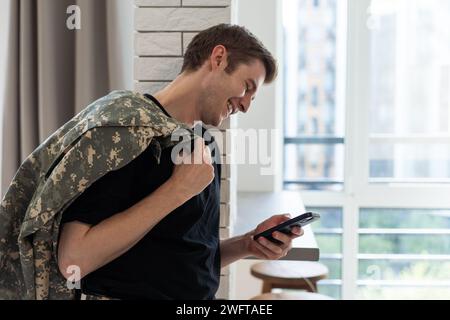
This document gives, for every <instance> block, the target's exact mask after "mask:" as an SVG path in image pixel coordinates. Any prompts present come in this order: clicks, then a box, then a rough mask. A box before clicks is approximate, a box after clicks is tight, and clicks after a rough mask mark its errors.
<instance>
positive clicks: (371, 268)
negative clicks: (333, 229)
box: [358, 260, 450, 281]
mask: <svg viewBox="0 0 450 320" xmlns="http://www.w3.org/2000/svg"><path fill="white" fill-rule="evenodd" d="M358 269H359V273H358V274H359V279H371V280H395V281H439V280H446V281H448V280H449V279H450V261H448V260H444V261H443V260H433V261H410V260H406V261H405V260H360V261H359V268H358Z"/></svg>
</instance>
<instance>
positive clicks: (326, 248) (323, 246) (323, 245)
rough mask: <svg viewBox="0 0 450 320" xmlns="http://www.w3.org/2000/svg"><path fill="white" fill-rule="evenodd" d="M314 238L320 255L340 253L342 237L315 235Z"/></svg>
mask: <svg viewBox="0 0 450 320" xmlns="http://www.w3.org/2000/svg"><path fill="white" fill-rule="evenodd" d="M315 238H316V241H317V245H318V246H319V248H320V253H321V254H327V253H341V252H342V236H341V235H340V234H338V235H336V234H316V235H315Z"/></svg>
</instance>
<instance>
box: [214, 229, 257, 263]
mask: <svg viewBox="0 0 450 320" xmlns="http://www.w3.org/2000/svg"><path fill="white" fill-rule="evenodd" d="M249 241H253V240H252V238H251V235H250V234H244V235H242V236H237V237H233V238H229V239H226V240H222V241H221V242H220V260H221V267H222V268H223V267H226V266H227V265H229V264H231V263H233V262H235V261H237V260H239V259H243V258H246V257H248V256H250V251H249V247H248V245H249Z"/></svg>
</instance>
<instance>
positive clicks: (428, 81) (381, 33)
mask: <svg viewBox="0 0 450 320" xmlns="http://www.w3.org/2000/svg"><path fill="white" fill-rule="evenodd" d="M371 12H372V17H371V24H370V25H371V32H370V35H371V70H370V75H371V79H370V89H371V99H370V108H371V110H370V129H371V133H395V134H408V133H428V134H431V133H447V134H448V133H450V126H449V124H450V122H449V121H450V118H449V109H450V99H449V97H450V93H449V90H450V83H449V80H450V78H449V75H450V74H449V71H450V67H449V66H450V42H449V39H450V2H449V1H448V0H433V1H430V0H409V1H395V3H394V1H392V2H391V1H384V0H374V1H372V8H371Z"/></svg>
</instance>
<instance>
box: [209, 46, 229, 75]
mask: <svg viewBox="0 0 450 320" xmlns="http://www.w3.org/2000/svg"><path fill="white" fill-rule="evenodd" d="M227 57H228V52H227V49H226V48H225V47H224V46H223V45H221V44H219V45H217V46H215V47H214V49H213V50H212V53H211V57H210V63H211V67H212V69H213V70H214V69H217V68H221V69H225V68H226V67H227V65H228V61H227Z"/></svg>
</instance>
